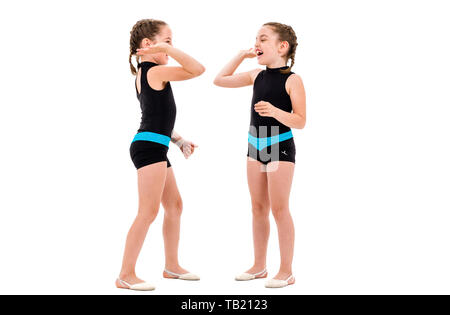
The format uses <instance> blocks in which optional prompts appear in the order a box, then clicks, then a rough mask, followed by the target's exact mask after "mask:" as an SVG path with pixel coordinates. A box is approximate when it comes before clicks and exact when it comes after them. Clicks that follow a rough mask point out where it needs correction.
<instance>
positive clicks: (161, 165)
mask: <svg viewBox="0 0 450 315" xmlns="http://www.w3.org/2000/svg"><path fill="white" fill-rule="evenodd" d="M137 173H138V191H139V209H140V210H141V209H145V208H148V207H156V206H159V204H160V202H161V197H162V192H163V189H164V185H165V181H166V173H167V162H166V161H162V162H157V163H152V164H149V165H146V166H143V167H141V168H139V169H138V170H137Z"/></svg>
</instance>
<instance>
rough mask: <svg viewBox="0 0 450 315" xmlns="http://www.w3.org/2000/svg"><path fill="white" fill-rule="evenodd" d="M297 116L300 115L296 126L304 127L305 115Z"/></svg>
mask: <svg viewBox="0 0 450 315" xmlns="http://www.w3.org/2000/svg"><path fill="white" fill-rule="evenodd" d="M299 116H300V119H299V121H298V123H297V126H296V128H297V129H303V128H305V125H306V117H303V116H302V115H299Z"/></svg>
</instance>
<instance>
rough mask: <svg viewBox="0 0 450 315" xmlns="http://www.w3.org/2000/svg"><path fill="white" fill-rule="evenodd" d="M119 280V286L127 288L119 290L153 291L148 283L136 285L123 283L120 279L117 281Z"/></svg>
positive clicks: (152, 286)
mask: <svg viewBox="0 0 450 315" xmlns="http://www.w3.org/2000/svg"><path fill="white" fill-rule="evenodd" d="M117 280H119V282H120V284H122V285H126V286H127V287H128V288H121V289H129V290H134V291H152V290H155V286H154V285H152V284H150V283H148V282H141V283H136V284H129V283H128V282H126V281H123V280H121V279H119V278H118V279H117Z"/></svg>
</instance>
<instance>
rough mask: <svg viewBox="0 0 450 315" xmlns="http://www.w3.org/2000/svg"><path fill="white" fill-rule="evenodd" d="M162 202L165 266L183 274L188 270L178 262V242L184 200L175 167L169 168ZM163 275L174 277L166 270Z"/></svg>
mask: <svg viewBox="0 0 450 315" xmlns="http://www.w3.org/2000/svg"><path fill="white" fill-rule="evenodd" d="M161 202H162V204H163V207H164V210H165V212H164V223H163V236H164V249H165V254H166V264H165V268H166V269H167V270H169V271H171V272H174V273H179V274H183V273H186V272H188V271H187V270H185V269H183V268H181V267H180V264H179V262H178V242H179V239H180V217H181V213H182V210H183V201H182V199H181V196H180V192H179V191H178V187H177V183H176V180H175V175H174V172H173V168H172V167H169V168H168V169H167V177H166V184H165V186H164V191H163V195H162V199H161ZM163 276H164V277H166V278H168V277H171V278H172V277H173V276H172V275H170V274H167V273H166V272H164V273H163Z"/></svg>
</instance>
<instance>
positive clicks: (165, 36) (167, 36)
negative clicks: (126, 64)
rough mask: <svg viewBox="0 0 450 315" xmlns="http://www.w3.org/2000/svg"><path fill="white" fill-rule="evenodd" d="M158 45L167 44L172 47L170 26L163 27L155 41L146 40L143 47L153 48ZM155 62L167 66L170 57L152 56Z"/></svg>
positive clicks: (160, 54) (162, 55) (163, 55)
mask: <svg viewBox="0 0 450 315" xmlns="http://www.w3.org/2000/svg"><path fill="white" fill-rule="evenodd" d="M157 43H167V44H169V45H172V30H171V29H170V27H169V26H168V25H163V26H161V29H160V31H159V34H158V35H156V36H155V38H154V39H153V40H149V39H144V41H143V45H142V46H143V47H149V46H153V45H155V44H157ZM150 56H152V57H153V59H154V60H155V62H156V63H157V64H159V65H166V64H167V63H168V62H169V56H168V55H167V54H166V53H162V52H161V53H156V54H151V55H150Z"/></svg>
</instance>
